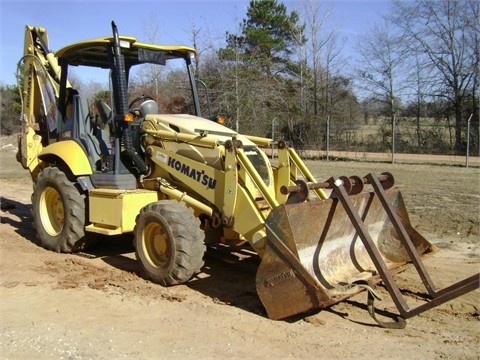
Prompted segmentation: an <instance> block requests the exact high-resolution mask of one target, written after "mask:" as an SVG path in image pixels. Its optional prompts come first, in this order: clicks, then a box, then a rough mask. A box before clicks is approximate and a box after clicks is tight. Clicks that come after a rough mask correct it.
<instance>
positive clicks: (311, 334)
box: [0, 144, 480, 359]
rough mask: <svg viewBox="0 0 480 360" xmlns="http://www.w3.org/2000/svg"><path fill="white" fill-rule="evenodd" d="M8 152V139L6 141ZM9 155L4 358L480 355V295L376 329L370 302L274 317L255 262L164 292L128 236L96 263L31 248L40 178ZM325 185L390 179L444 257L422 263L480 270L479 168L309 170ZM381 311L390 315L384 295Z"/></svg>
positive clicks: (211, 269) (443, 275)
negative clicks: (359, 178) (346, 178)
mask: <svg viewBox="0 0 480 360" xmlns="http://www.w3.org/2000/svg"><path fill="white" fill-rule="evenodd" d="M1 145H5V144H1ZM2 148H3V151H0V164H1V173H0V189H1V190H0V195H1V197H2V198H1V223H0V254H1V262H0V296H1V297H0V300H1V308H0V310H1V325H0V331H1V338H0V351H1V352H0V357H1V358H2V359H32V358H37V359H118V358H133V359H177V358H178V359H180V358H181V359H214V358H222V359H223V358H234V359H275V358H277V359H283V358H295V359H314V358H315V359H319V358H320V359H331V358H341V359H343V358H345V359H372V358H373V359H378V358H387V359H479V357H480V351H479V348H478V344H479V340H480V321H479V320H480V313H479V311H480V304H479V301H478V299H479V291H478V290H475V291H473V292H471V293H469V294H467V295H464V296H462V297H460V298H457V299H455V300H452V301H450V302H448V303H446V304H443V305H441V306H439V307H437V308H435V309H432V310H429V311H427V312H425V313H422V314H420V315H419V316H416V317H413V318H411V319H408V323H407V327H406V328H405V329H403V330H387V329H383V328H380V327H379V326H378V325H376V323H375V322H374V321H373V320H372V318H370V316H369V315H368V312H367V310H366V294H365V293H361V294H358V295H356V296H355V297H353V298H351V299H349V300H348V301H346V302H342V303H339V304H336V305H334V306H332V307H331V308H329V309H326V310H322V311H317V312H314V313H312V314H309V315H308V316H304V317H301V316H299V317H298V318H296V319H289V320H288V321H273V320H269V319H268V318H267V317H266V313H265V311H264V309H263V307H262V305H261V303H260V301H259V299H258V297H257V295H256V291H255V283H254V281H255V271H256V267H257V266H258V259H257V258H256V257H255V256H251V257H241V259H242V260H239V259H238V258H237V257H235V256H234V255H231V254H220V253H218V252H212V251H210V252H209V253H208V254H207V256H206V265H205V267H204V268H203V270H202V272H201V273H200V274H199V275H198V277H196V278H195V279H193V280H192V281H190V282H189V283H187V284H185V285H180V286H175V287H169V288H163V287H161V286H159V285H156V284H153V283H151V282H149V281H147V280H145V279H144V278H143V277H142V271H141V268H140V267H139V265H138V263H137V262H136V260H135V257H134V254H133V247H132V239H131V236H119V237H114V238H102V239H101V242H100V244H99V245H98V246H97V247H96V248H95V249H94V250H92V251H91V252H90V253H89V254H90V256H89V257H88V258H87V257H80V256H78V255H66V254H57V253H53V252H49V251H46V250H44V249H42V248H40V247H39V246H37V245H36V244H35V231H34V229H33V226H32V217H31V214H30V211H31V202H30V196H31V190H32V186H31V180H30V178H29V176H28V173H27V172H26V171H25V170H23V169H22V168H21V166H20V165H19V164H18V163H16V162H15V160H14V156H15V153H14V149H12V148H11V147H8V146H7V147H4V146H2ZM308 165H309V167H310V168H311V169H312V170H313V172H314V174H315V175H317V176H318V177H319V178H320V179H324V178H327V177H328V176H331V175H352V174H357V175H365V174H366V173H367V172H368V171H374V172H381V171H390V172H391V173H393V174H394V175H395V176H396V180H397V184H398V186H399V187H400V189H401V191H402V193H403V195H404V198H405V201H406V204H407V208H408V209H409V211H410V216H411V220H412V223H413V225H414V226H415V227H416V228H417V230H418V231H419V232H421V233H422V234H423V235H424V236H425V237H426V238H428V239H429V240H430V241H431V242H432V243H434V244H435V245H437V246H438V247H439V251H438V252H437V253H435V254H434V255H432V256H430V257H428V258H427V259H425V265H426V267H427V268H428V269H429V270H430V274H431V276H432V278H433V280H434V281H435V283H436V284H437V286H438V287H439V288H440V287H443V286H446V285H449V284H451V283H452V282H454V281H457V280H460V279H462V278H465V277H467V276H469V275H472V274H474V273H476V272H478V271H479V264H480V252H479V249H480V246H479V242H480V241H479V240H480V239H479V236H480V235H479V234H480V233H479V227H480V219H479V217H480V215H479V210H480V209H479V203H480V201H479V200H480V169H479V168H469V169H465V168H463V167H451V166H448V167H447V166H433V165H425V166H422V165H390V164H379V163H358V162H351V163H347V162H338V163H335V162H329V163H326V162H308ZM395 279H396V280H397V283H398V284H399V286H400V288H401V289H409V291H405V292H404V293H405V298H406V300H407V303H409V304H411V303H416V302H417V301H418V299H421V294H420V292H421V293H424V292H425V291H424V288H423V286H422V285H421V282H420V280H419V279H418V277H417V276H416V274H415V272H414V271H413V269H411V268H410V269H408V270H407V271H405V272H403V273H401V274H398V275H396V276H395ZM377 290H378V292H379V293H380V294H381V295H382V296H383V301H378V302H376V306H377V308H378V309H379V311H380V313H382V312H388V313H395V312H396V310H395V307H394V305H393V303H392V301H391V300H390V299H389V297H388V294H387V293H386V291H385V289H384V288H383V287H381V286H378V287H377Z"/></svg>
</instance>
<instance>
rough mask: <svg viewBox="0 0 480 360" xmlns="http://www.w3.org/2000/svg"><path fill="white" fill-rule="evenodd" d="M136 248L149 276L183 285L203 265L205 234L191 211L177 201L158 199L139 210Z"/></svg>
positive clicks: (167, 282) (156, 279)
mask: <svg viewBox="0 0 480 360" xmlns="http://www.w3.org/2000/svg"><path fill="white" fill-rule="evenodd" d="M134 236H135V240H134V243H135V251H136V256H137V259H138V260H140V262H141V264H142V265H143V267H144V269H145V271H146V272H147V275H148V277H149V278H150V279H151V280H153V281H154V282H157V283H159V284H161V285H163V286H170V285H176V284H182V283H184V282H187V281H188V280H190V279H191V278H192V276H193V275H195V274H196V273H198V272H199V271H200V269H201V268H202V266H203V264H204V262H203V255H204V253H205V244H204V238H205V234H204V232H203V231H202V230H201V229H200V220H199V219H198V218H196V217H195V216H194V215H193V211H192V209H190V208H187V207H186V206H185V205H184V204H183V203H180V202H178V201H176V200H161V201H157V202H154V203H151V204H148V205H147V206H145V207H144V208H142V210H140V213H139V215H138V216H137V220H136V224H135V229H134Z"/></svg>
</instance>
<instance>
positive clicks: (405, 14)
mask: <svg viewBox="0 0 480 360" xmlns="http://www.w3.org/2000/svg"><path fill="white" fill-rule="evenodd" d="M393 3H394V8H393V14H394V15H393V16H392V17H391V20H392V21H393V22H394V24H395V25H397V26H398V27H399V28H400V29H401V30H402V32H403V33H402V36H403V38H404V39H405V40H406V42H407V43H408V44H411V45H412V46H411V47H410V49H411V50H412V51H417V52H418V53H419V54H420V55H421V56H423V58H424V60H425V61H428V62H429V64H430V65H431V82H432V84H434V85H436V91H435V95H436V96H441V97H444V98H447V99H448V100H449V102H450V103H451V105H452V108H453V111H454V114H455V150H456V152H460V151H462V150H463V144H462V128H463V121H462V116H463V110H464V102H465V98H466V96H468V94H469V92H471V91H472V86H473V84H474V82H475V76H476V75H475V73H477V74H478V31H479V29H478V21H479V19H478V14H479V11H478V8H479V6H480V3H479V2H478V1H476V0H464V1H457V0H438V1H431V0H416V1H409V2H407V1H401V0H394V2H393ZM475 14H476V15H477V16H475ZM475 38H476V39H477V44H475V41H472V39H475ZM475 51H477V53H475ZM477 76H478V75H477Z"/></svg>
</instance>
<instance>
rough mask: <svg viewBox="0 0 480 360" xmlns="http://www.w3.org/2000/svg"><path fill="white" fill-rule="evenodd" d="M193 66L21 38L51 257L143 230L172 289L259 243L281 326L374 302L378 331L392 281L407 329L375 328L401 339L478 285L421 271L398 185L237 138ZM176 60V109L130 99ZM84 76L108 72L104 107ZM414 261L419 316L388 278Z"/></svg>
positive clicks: (36, 201)
mask: <svg viewBox="0 0 480 360" xmlns="http://www.w3.org/2000/svg"><path fill="white" fill-rule="evenodd" d="M194 58H195V49H193V48H191V47H186V46H161V45H154V44H145V43H141V42H138V41H137V40H136V39H135V38H133V37H128V36H119V34H118V31H117V28H116V26H115V24H114V22H112V35H111V36H107V37H102V38H97V39H93V40H88V41H82V42H78V43H75V44H72V45H69V46H66V47H64V48H62V49H60V50H58V51H57V52H55V53H53V52H51V51H50V50H49V48H48V38H47V33H46V30H45V29H44V28H41V27H36V26H27V27H26V31H25V51H24V56H23V57H22V59H21V61H20V62H19V67H18V69H19V70H18V72H19V78H20V79H21V80H22V82H23V86H22V90H23V91H22V100H23V106H22V125H23V126H22V133H21V134H20V135H19V150H18V154H17V159H18V161H19V162H20V163H21V164H22V166H23V167H24V168H25V169H28V170H29V172H30V173H31V176H32V179H33V183H34V188H33V196H32V208H33V210H32V212H33V218H34V226H35V228H36V231H37V237H38V240H39V243H40V245H41V246H43V247H45V248H46V249H50V250H53V251H58V252H66V253H69V252H78V251H82V250H84V249H85V248H86V247H87V246H88V245H89V244H90V242H91V240H92V238H94V237H95V236H94V235H95V234H103V235H117V234H122V233H132V232H133V235H134V245H135V251H136V256H137V259H138V260H139V261H140V263H141V264H142V266H143V268H144V269H145V272H146V273H147V274H148V276H149V277H150V278H151V280H153V281H154V282H157V283H160V284H161V285H164V286H169V285H175V284H181V283H185V282H187V281H189V280H190V279H191V278H192V277H194V276H195V274H197V273H198V272H200V271H201V269H202V266H203V264H204V259H203V257H204V253H205V250H206V246H208V245H209V244H226V245H235V246H241V245H244V246H248V247H250V248H251V249H253V250H254V251H255V252H256V254H258V256H259V257H260V258H261V262H260V265H259V268H258V271H257V275H256V288H257V293H258V295H259V298H260V300H261V302H262V303H263V305H264V307H265V309H266V312H267V314H268V317H269V318H272V319H284V318H287V317H290V316H293V315H297V314H303V313H306V312H309V311H312V310H315V309H322V308H326V307H328V306H330V305H332V304H334V303H337V302H339V301H342V300H343V299H346V298H348V297H350V296H352V295H354V294H356V293H358V292H360V291H362V290H365V289H366V290H367V291H368V294H370V296H369V311H370V314H371V315H372V317H373V318H374V319H376V318H375V312H374V308H373V299H374V295H375V293H374V291H373V289H372V286H374V284H376V283H378V282H382V283H383V284H384V286H385V287H386V289H387V290H388V292H389V294H390V296H391V297H392V299H393V301H394V303H395V305H396V307H397V309H398V311H399V313H400V318H399V319H400V320H399V321H396V322H389V323H383V322H381V321H379V320H377V322H378V323H379V324H380V325H382V326H386V327H403V326H404V324H405V319H406V318H409V317H411V316H414V315H416V314H418V313H420V312H422V311H425V310H427V309H430V308H432V307H434V306H437V305H439V304H441V303H444V302H446V301H448V300H450V299H452V298H454V297H457V296H460V295H462V294H465V293H466V292H469V291H472V290H474V289H477V288H478V287H479V274H475V275H473V276H471V277H469V278H467V279H465V280H463V281H461V282H459V283H457V284H454V285H452V286H450V287H448V288H446V289H442V290H438V289H436V287H435V285H434V284H433V282H432V280H431V278H430V276H429V275H428V273H427V271H426V269H425V267H424V265H423V263H422V260H421V258H422V257H423V255H425V254H427V253H430V252H432V251H433V249H434V246H433V245H432V244H430V243H429V242H428V241H427V240H426V239H424V237H423V236H422V235H420V234H419V233H418V232H417V231H415V229H414V228H413V227H412V226H411V224H410V221H409V218H408V214H407V210H406V208H405V205H404V203H403V200H402V196H401V194H400V192H399V190H398V189H396V188H394V187H393V184H394V179H393V176H392V174H389V173H383V174H380V175H378V176H377V175H374V174H368V175H366V176H364V177H357V176H352V177H339V178H334V177H332V178H329V179H326V180H324V181H320V180H317V179H316V178H315V177H314V176H313V174H312V173H311V172H310V171H309V169H308V168H307V167H306V166H305V164H304V162H303V161H302V160H301V159H300V157H299V156H298V154H297V153H296V152H295V150H294V149H293V147H292V146H290V145H289V144H288V143H287V142H285V141H275V142H274V141H272V140H271V139H268V138H262V137H256V136H249V135H244V134H239V133H237V132H235V131H233V130H231V129H229V128H227V127H226V126H223V125H222V124H221V121H220V119H219V118H215V117H212V116H211V114H206V115H205V116H202V112H201V107H202V106H201V101H200V96H199V91H198V90H197V83H201V81H199V80H198V79H196V78H195V75H194V70H193V61H194ZM179 61H180V62H181V63H182V67H180V66H179V65H178V62H179ZM171 62H176V63H177V65H175V66H174V68H173V70H171V71H170V72H167V71H163V70H160V71H158V72H156V73H155V74H156V76H157V78H158V77H159V76H162V77H163V79H167V82H168V83H169V84H171V87H172V89H173V90H172V89H170V90H168V91H170V93H171V94H175V91H177V90H178V89H177V90H175V87H176V86H177V85H178V84H179V83H181V84H182V87H183V88H185V86H186V87H187V89H188V91H187V92H186V93H185V94H183V95H182V96H175V97H174V100H172V101H170V102H168V101H165V97H164V96H163V95H162V94H161V92H162V91H163V90H162V89H160V90H161V91H160V92H159V89H158V86H155V85H157V84H152V87H151V88H152V89H155V94H150V95H151V96H148V95H144V96H138V97H135V98H134V99H133V100H132V101H131V102H130V103H129V102H128V97H129V95H130V96H132V95H131V94H133V93H134V90H132V89H133V88H134V87H135V81H134V77H135V76H140V75H141V72H138V71H136V69H137V68H142V69H147V70H148V71H150V70H149V69H151V67H152V68H153V66H159V67H160V68H161V69H163V68H166V67H167V65H168V64H170V63H171ZM85 66H86V67H91V68H94V69H104V70H105V71H106V74H107V75H106V76H107V78H106V79H105V81H106V84H107V83H108V92H107V93H108V94H109V99H108V101H106V100H99V99H97V101H94V102H93V101H92V102H90V103H89V102H88V101H87V99H86V98H85V96H84V95H82V94H81V93H79V92H78V91H77V89H74V88H73V87H72V84H71V83H70V82H69V80H68V71H69V69H71V68H72V67H73V68H75V67H85ZM145 66H147V67H145ZM170 80H171V81H170ZM98 81H100V80H98ZM165 91H167V90H165ZM202 99H203V98H202ZM108 103H109V105H108ZM92 109H96V110H95V111H96V112H97V116H94V112H95V111H93V110H92ZM267 148H268V149H271V148H274V149H275V152H276V154H277V156H276V159H275V161H272V160H271V159H270V158H269V157H268V156H267V155H266V153H267V152H266V151H265V150H264V149H267ZM364 188H365V189H366V190H364ZM406 264H413V266H415V268H416V270H417V272H418V274H419V278H420V279H421V281H422V282H423V283H424V285H425V287H426V290H427V292H428V294H429V296H430V299H431V300H430V301H427V302H425V303H424V304H423V305H420V306H418V307H416V308H413V309H410V308H409V306H408V305H407V304H406V301H405V299H404V298H403V295H402V293H401V292H400V290H399V288H398V286H397V285H396V284H395V282H394V279H393V274H394V273H395V272H396V271H399V270H400V269H404V268H405V266H406Z"/></svg>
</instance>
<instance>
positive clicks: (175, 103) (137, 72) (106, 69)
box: [55, 27, 201, 189]
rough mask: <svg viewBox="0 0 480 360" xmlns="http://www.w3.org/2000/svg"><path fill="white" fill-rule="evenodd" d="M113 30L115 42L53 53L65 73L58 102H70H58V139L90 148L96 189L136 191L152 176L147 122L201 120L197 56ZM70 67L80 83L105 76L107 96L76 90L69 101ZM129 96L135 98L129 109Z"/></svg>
mask: <svg viewBox="0 0 480 360" xmlns="http://www.w3.org/2000/svg"><path fill="white" fill-rule="evenodd" d="M115 31H116V27H114V36H110V37H103V38H97V39H93V40H87V41H83V42H79V43H75V44H72V45H69V46H66V47H64V48H62V49H60V50H59V51H58V52H57V53H56V54H55V56H56V57H57V58H58V61H59V65H60V67H61V79H60V91H59V98H60V99H67V98H70V100H69V102H68V103H67V101H65V102H61V101H60V102H59V111H58V113H57V114H58V116H57V125H58V126H57V130H58V135H57V140H58V141H62V140H66V139H71V140H74V141H76V142H77V143H78V144H79V145H80V146H81V147H82V148H83V149H84V151H85V153H86V155H87V157H88V158H89V161H90V164H91V167H92V171H93V175H92V176H91V177H90V178H91V181H92V183H93V186H94V187H100V186H101V187H104V188H122V189H135V188H136V187H137V185H136V182H137V179H138V178H139V177H140V176H142V175H145V174H146V173H147V172H148V166H147V165H146V164H145V162H144V161H143V157H142V155H143V153H142V149H141V146H140V124H141V122H142V121H143V120H144V119H145V118H146V117H147V116H148V115H152V114H158V113H159V112H166V113H175V112H182V113H190V114H191V115H195V116H201V111H200V103H199V101H198V95H197V89H196V86H195V79H194V74H193V66H192V60H193V58H194V55H195V50H194V49H193V48H191V47H186V46H159V45H151V44H144V43H140V42H138V41H137V40H136V39H135V38H134V37H128V36H118V34H115ZM182 66H183V70H181V69H182ZM72 68H73V69H74V74H75V76H74V78H76V76H77V71H79V70H82V71H84V72H86V71H89V70H90V71H92V69H93V70H94V71H95V72H96V73H98V71H99V69H100V70H103V71H101V72H102V73H103V74H102V79H100V78H99V77H96V78H95V79H96V81H104V84H103V85H102V84H101V86H102V90H101V91H100V92H97V93H96V94H95V93H94V94H88V91H82V89H78V91H77V92H76V93H75V94H74V95H73V96H70V95H69V94H70V93H71V92H72V87H71V85H70V83H69V81H68V80H67V78H68V72H69V71H70V70H71V69H72ZM185 68H186V71H185ZM87 76H88V75H87ZM152 84H154V85H155V86H152ZM160 86H161V88H160ZM179 88H180V89H182V91H183V93H181V94H179V93H178V91H179V90H178V89H179ZM127 89H128V92H127ZM99 94H100V95H101V96H99ZM128 97H130V98H133V100H132V101H131V102H130V103H129V102H128V101H127V98H128ZM92 98H93V100H92Z"/></svg>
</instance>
